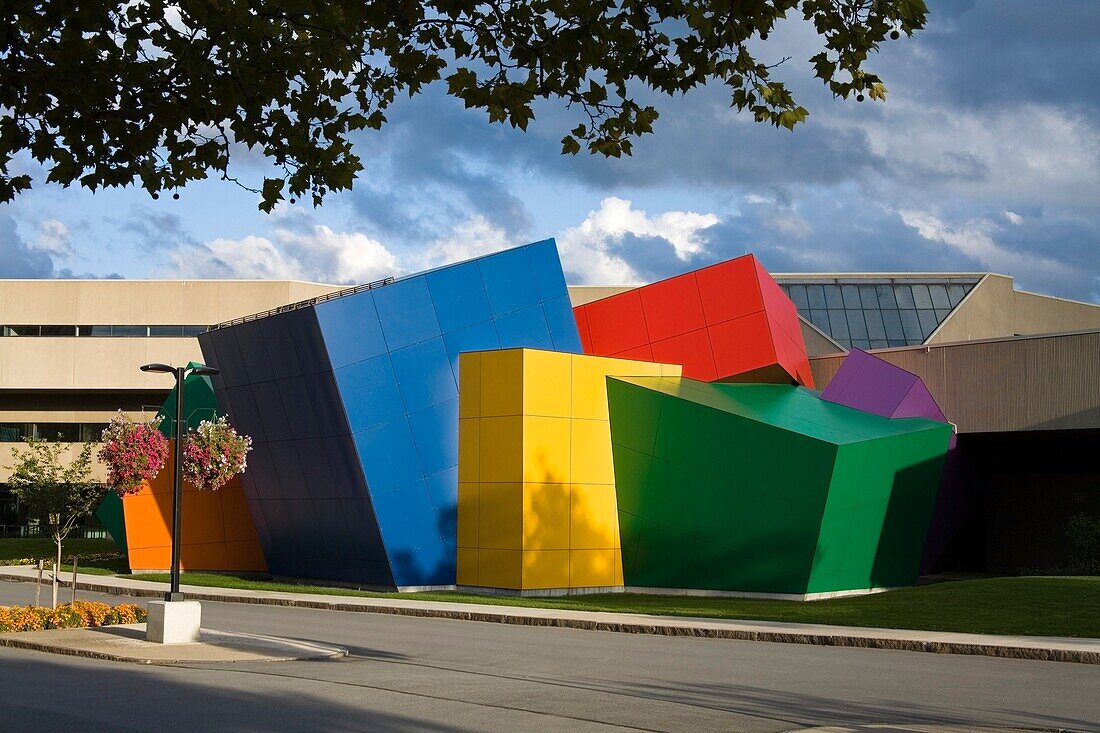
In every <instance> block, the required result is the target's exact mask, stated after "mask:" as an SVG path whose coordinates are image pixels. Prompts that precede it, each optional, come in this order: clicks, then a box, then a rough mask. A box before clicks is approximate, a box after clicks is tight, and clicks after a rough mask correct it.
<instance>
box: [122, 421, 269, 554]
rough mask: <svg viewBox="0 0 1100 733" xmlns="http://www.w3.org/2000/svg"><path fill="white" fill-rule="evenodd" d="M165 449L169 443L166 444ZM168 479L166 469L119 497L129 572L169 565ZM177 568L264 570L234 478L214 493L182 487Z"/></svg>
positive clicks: (170, 472)
mask: <svg viewBox="0 0 1100 733" xmlns="http://www.w3.org/2000/svg"><path fill="white" fill-rule="evenodd" d="M169 448H170V449H171V442H170V443H169ZM172 477H173V467H172V462H171V460H169V463H168V465H166V466H165V467H164V469H163V470H161V472H160V473H159V474H158V475H157V477H156V478H155V479H153V481H152V482H146V483H145V484H144V485H142V487H141V489H139V490H138V491H137V492H136V493H134V494H131V495H130V496H127V497H124V498H123V500H122V510H123V513H124V515H125V517H126V544H127V546H128V547H129V553H128V554H129V562H130V569H131V570H134V571H138V570H164V569H166V568H168V566H169V565H171V562H172V534H171V532H172V530H171V526H170V524H171V520H172ZM181 524H182V525H183V526H182V527H181V528H180V533H181V534H182V536H183V547H182V549H181V550H180V555H181V558H180V564H181V566H182V567H184V568H186V569H189V570H251V571H263V570H266V569H267V563H266V562H264V559H263V554H262V552H261V551H260V545H259V541H258V540H257V536H256V527H255V525H254V524H253V522H252V515H251V513H250V512H249V509H248V502H247V501H246V499H245V496H244V487H243V485H242V484H241V480H240V478H239V477H238V478H235V479H233V480H232V481H230V482H229V483H228V484H227V485H226V486H224V487H222V488H221V489H220V490H218V491H196V490H195V489H194V487H192V486H191V485H190V484H186V483H185V484H184V487H183V516H182V517H181Z"/></svg>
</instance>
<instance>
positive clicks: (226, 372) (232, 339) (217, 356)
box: [199, 328, 249, 387]
mask: <svg viewBox="0 0 1100 733" xmlns="http://www.w3.org/2000/svg"><path fill="white" fill-rule="evenodd" d="M233 331H234V329H229V328H220V329H217V330H216V331H206V332H205V333H200V334H199V347H200V348H201V349H202V358H203V361H204V362H205V363H207V364H209V365H210V366H212V367H217V368H218V369H220V370H221V374H220V375H218V380H219V382H220V383H221V385H222V386H225V387H236V386H237V385H241V384H248V383H249V378H248V371H247V370H246V369H245V367H244V361H243V360H242V358H241V351H240V348H239V347H238V346H237V337H236V335H235V334H234V332H233ZM214 384H215V386H217V384H218V382H214Z"/></svg>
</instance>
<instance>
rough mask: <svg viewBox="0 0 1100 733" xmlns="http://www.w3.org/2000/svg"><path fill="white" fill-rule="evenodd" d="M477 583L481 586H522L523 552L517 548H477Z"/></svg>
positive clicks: (513, 588) (514, 587) (517, 588)
mask: <svg viewBox="0 0 1100 733" xmlns="http://www.w3.org/2000/svg"><path fill="white" fill-rule="evenodd" d="M477 553H478V554H477V561H478V562H477V584H478V585H479V586H481V587H483V588H508V589H511V590H521V589H522V588H523V553H522V552H520V551H519V550H485V549H482V550H478V551H477Z"/></svg>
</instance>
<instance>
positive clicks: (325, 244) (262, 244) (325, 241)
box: [169, 224, 400, 283]
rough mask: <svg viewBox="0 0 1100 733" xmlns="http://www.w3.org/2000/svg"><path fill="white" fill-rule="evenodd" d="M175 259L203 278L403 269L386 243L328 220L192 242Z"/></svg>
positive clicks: (380, 273)
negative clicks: (263, 233) (345, 230)
mask: <svg viewBox="0 0 1100 733" xmlns="http://www.w3.org/2000/svg"><path fill="white" fill-rule="evenodd" d="M169 258H170V260H171V263H172V268H173V269H174V270H175V271H176V273H177V274H179V275H182V276H185V277H198V278H259V279H305V280H316V281H319V282H329V283H363V282H370V281H372V280H379V279H381V278H384V277H388V276H390V275H395V274H400V268H399V267H398V263H397V258H396V257H395V256H394V254H393V253H392V252H390V251H389V250H388V249H387V248H386V246H385V245H383V244H382V243H381V242H379V241H377V240H374V239H371V238H370V237H368V236H367V235H365V234H360V233H358V232H351V233H343V232H334V231H332V230H331V229H329V228H328V227H327V226H324V225H323V224H319V225H316V226H313V227H312V228H308V229H305V230H303V231H296V230H292V229H286V228H276V229H275V231H274V233H273V235H272V239H268V238H266V237H258V236H252V235H250V236H247V237H244V238H243V239H220V238H219V239H214V240H211V241H208V242H204V243H202V244H198V245H186V246H184V247H180V248H178V249H176V250H175V251H173V252H172V253H171V254H170V256H169Z"/></svg>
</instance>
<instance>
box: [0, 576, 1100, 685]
mask: <svg viewBox="0 0 1100 733" xmlns="http://www.w3.org/2000/svg"><path fill="white" fill-rule="evenodd" d="M0 579H4V580H14V581H19V582H33V579H32V578H26V577H22V576H19V575H16V574H11V575H8V574H2V573H0ZM70 584H71V581H64V582H63V585H65V586H68V585H70ZM77 589H78V590H84V591H88V592H91V593H102V594H106V595H118V596H134V597H140V598H160V597H162V596H163V595H164V591H163V590H155V589H149V588H130V587H120V586H118V585H111V584H105V583H99V582H89V581H78V582H77ZM186 594H187V597H188V598H189V599H193V600H198V601H212V602H222V603H253V604H257V605H265V606H288V607H294V608H313V609H320V610H329V611H349V612H356V613H382V614H389V615H395V616H412V617H418V618H446V619H453V620H458V621H482V622H487V623H501V624H513V625H518V626H545V627H554V628H567V629H580V630H584V631H612V632H615V633H620V634H650V635H655V636H689V637H698V638H708V639H732V640H737V641H760V642H777V643H784V644H812V645H815V646H839V647H857V648H864V649H891V650H895V651H908V652H926V653H933V654H967V655H977V656H987V657H999V658H1003V659H1029V660H1039V661H1049V662H1071V663H1076V664H1100V642H1098V641H1097V640H1093V639H1081V640H1072V641H1073V642H1074V643H1078V644H1081V645H1088V646H1090V647H1091V646H1095V647H1096V648H1095V650H1094V649H1091V648H1090V649H1075V648H1067V647H1059V646H1055V645H1049V646H1028V645H1020V644H1012V643H1011V641H1012V640H1013V639H1014V638H1016V637H1006V642H1004V643H997V641H996V638H997V637H996V636H992V635H991V636H985V635H982V636H980V637H979V635H965V634H954V633H942V634H941V633H939V632H922V631H913V632H911V633H912V634H913V635H926V636H936V635H938V636H941V637H951V636H975V637H978V638H981V639H982V641H980V642H977V641H975V642H971V641H958V640H953V639H950V638H940V639H936V638H925V639H921V638H906V637H902V636H899V635H898V634H904V633H906V632H905V631H904V630H894V629H889V630H888V629H866V628H856V627H852V628H851V629H850V630H849V629H848V628H847V627H842V626H830V627H827V628H828V631H827V632H822V631H818V630H813V631H809V630H807V631H803V630H801V629H799V627H800V626H805V627H810V628H812V629H821V628H822V627H819V626H814V625H810V624H795V623H785V622H782V623H781V622H766V623H767V625H768V626H771V627H781V628H736V627H727V628H722V627H721V626H718V625H716V624H717V623H720V622H722V621H725V620H722V619H704V618H698V619H687V618H684V617H674V616H669V617H647V618H646V620H645V621H639V620H635V619H631V620H623V621H617V620H615V621H612V620H609V619H607V618H599V619H594V618H591V616H593V615H600V616H604V617H606V616H617V615H620V614H608V613H592V612H568V613H569V615H568V616H566V615H559V616H549V615H534V614H529V613H516V612H515V611H514V610H511V609H509V607H507V606H500V607H499V608H500V609H501V610H500V611H496V610H495V609H494V610H493V611H487V610H475V609H470V610H467V609H463V608H459V607H460V606H463V605H466V604H460V603H451V604H445V605H446V606H448V607H446V608H440V607H439V606H440V605H443V604H439V603H438V602H424V601H404V602H403V603H400V604H393V605H385V604H384V600H383V601H382V602H379V601H380V599H377V598H370V599H364V600H370V601H371V603H370V604H366V603H353V602H342V601H335V600H333V601H329V600H318V599H313V598H286V597H270V596H263V595H248V596H244V595H235V594H228V593H218V592H216V591H214V590H211V589H207V588H202V587H199V586H188V587H187V589H186ZM421 604H423V605H421ZM523 610H525V611H526V610H532V609H523ZM541 610H542V611H544V612H545V611H548V609H541ZM585 614H587V615H588V616H589V617H585ZM621 615H622V616H624V617H629V616H630V615H629V614H621ZM684 622H697V623H694V624H693V623H684ZM760 624H761V622H744V625H746V626H750V625H760ZM1027 638H1028V639H1035V640H1036V641H1044V640H1045V637H1027ZM986 639H989V641H986ZM1051 641H1054V640H1053V639H1052V640H1051ZM1059 641H1061V640H1059Z"/></svg>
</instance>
